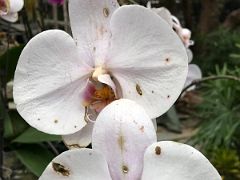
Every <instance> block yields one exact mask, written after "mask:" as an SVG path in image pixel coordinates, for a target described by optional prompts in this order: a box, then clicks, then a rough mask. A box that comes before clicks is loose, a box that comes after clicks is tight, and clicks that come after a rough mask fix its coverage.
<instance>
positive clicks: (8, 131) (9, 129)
mask: <svg viewBox="0 0 240 180" xmlns="http://www.w3.org/2000/svg"><path fill="white" fill-rule="evenodd" d="M13 135H14V131H13V126H12V121H11V118H10V117H9V115H8V114H7V115H6V116H5V118H4V138H10V137H12V136H13Z"/></svg>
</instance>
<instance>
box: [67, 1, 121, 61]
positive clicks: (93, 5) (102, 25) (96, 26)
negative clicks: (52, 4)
mask: <svg viewBox="0 0 240 180" xmlns="http://www.w3.org/2000/svg"><path fill="white" fill-rule="evenodd" d="M118 7H119V5H118V2H117V0H100V1H99V0H87V1H86V0H71V1H69V16H70V22H71V28H72V33H73V37H74V39H75V40H76V41H77V42H78V45H79V46H82V47H83V48H84V49H85V51H88V52H89V54H91V55H92V56H97V57H98V58H99V59H101V57H102V58H103V57H104V56H105V54H106V53H107V52H106V50H107V49H108V46H109V38H110V34H111V33H110V31H109V21H110V19H111V16H112V13H113V12H114V11H115V9H117V8H118ZM92 59H94V58H92ZM94 64H95V62H93V61H90V62H89V65H91V66H94Z"/></svg>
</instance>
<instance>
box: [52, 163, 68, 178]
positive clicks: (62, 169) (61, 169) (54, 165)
mask: <svg viewBox="0 0 240 180" xmlns="http://www.w3.org/2000/svg"><path fill="white" fill-rule="evenodd" d="M52 168H53V170H54V171H55V172H57V173H59V174H61V175H63V176H69V175H70V171H69V170H68V169H67V168H66V167H64V166H63V165H61V164H59V163H55V162H52Z"/></svg>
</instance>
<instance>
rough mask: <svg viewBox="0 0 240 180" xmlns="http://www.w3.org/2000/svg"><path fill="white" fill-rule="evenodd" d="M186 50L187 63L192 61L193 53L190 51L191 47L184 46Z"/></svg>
mask: <svg viewBox="0 0 240 180" xmlns="http://www.w3.org/2000/svg"><path fill="white" fill-rule="evenodd" d="M186 51H187V56H188V63H190V62H192V59H193V53H192V51H191V49H189V48H186Z"/></svg>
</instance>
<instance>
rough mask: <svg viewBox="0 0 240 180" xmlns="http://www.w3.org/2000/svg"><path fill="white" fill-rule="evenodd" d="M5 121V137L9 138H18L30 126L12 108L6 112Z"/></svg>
mask: <svg viewBox="0 0 240 180" xmlns="http://www.w3.org/2000/svg"><path fill="white" fill-rule="evenodd" d="M4 123H5V124H4V131H5V133H4V137H5V138H8V139H13V138H16V136H18V135H19V134H21V133H23V132H24V131H25V130H26V129H27V128H28V127H29V125H28V124H27V123H26V122H25V121H24V120H23V118H22V117H21V116H20V115H19V114H18V112H17V111H16V110H11V111H9V112H8V113H7V114H6V116H5V122H4Z"/></svg>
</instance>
